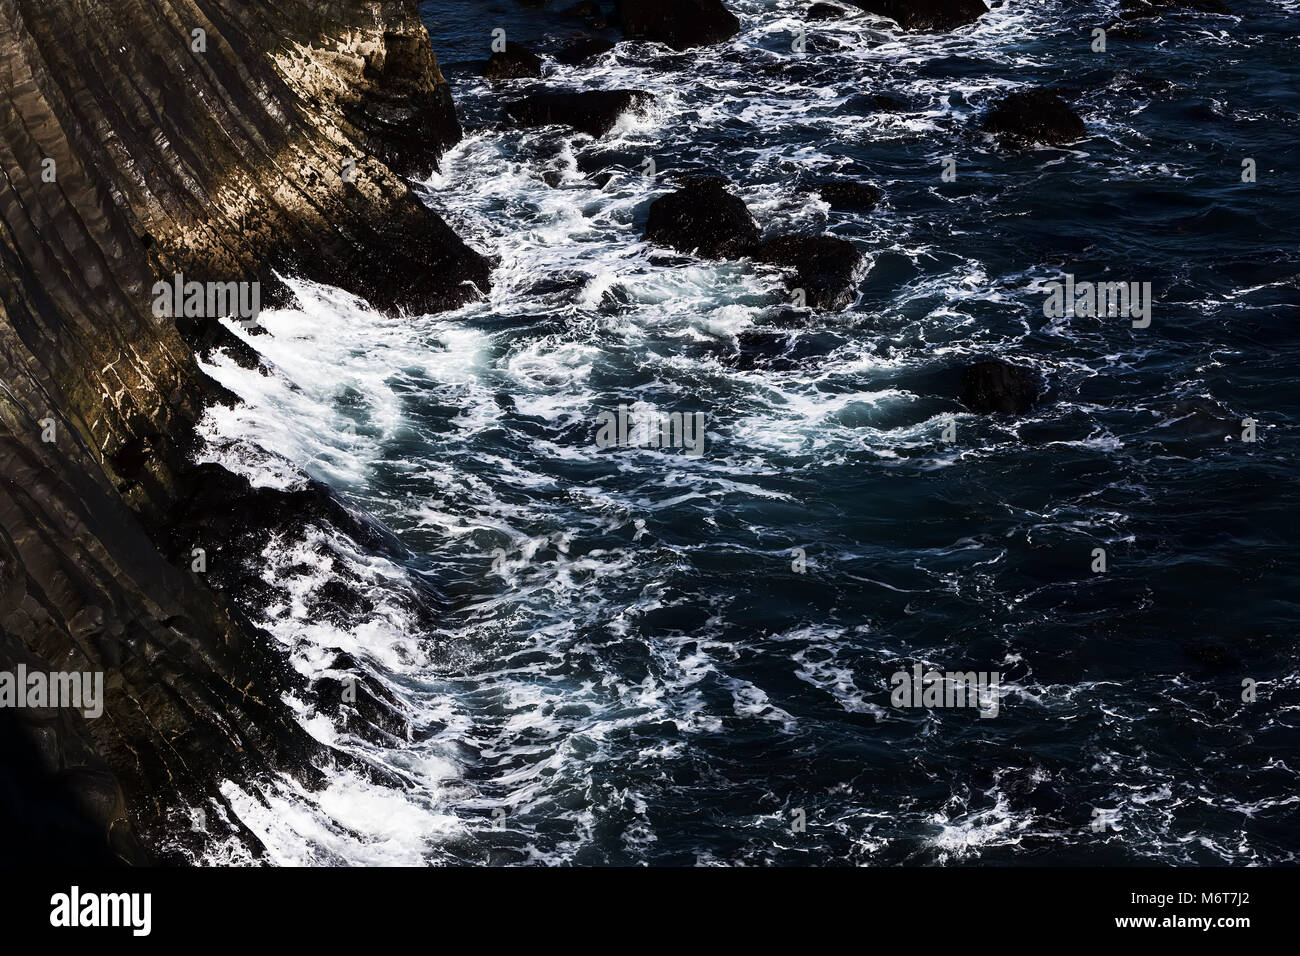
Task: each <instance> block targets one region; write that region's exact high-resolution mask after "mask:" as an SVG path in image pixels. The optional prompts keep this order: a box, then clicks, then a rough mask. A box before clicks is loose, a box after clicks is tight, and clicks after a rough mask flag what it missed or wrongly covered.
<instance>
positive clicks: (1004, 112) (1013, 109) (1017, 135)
mask: <svg viewBox="0 0 1300 956" xmlns="http://www.w3.org/2000/svg"><path fill="white" fill-rule="evenodd" d="M984 129H985V130H987V131H988V132H990V133H993V134H994V135H996V136H998V137H1000V138H1002V139H1003V140H1004V141H1007V142H1010V143H1012V144H1019V145H1031V144H1043V145H1046V146H1066V145H1068V144H1070V143H1077V142H1078V141H1079V140H1081V139H1083V138H1084V137H1085V136H1086V135H1087V134H1088V130H1087V127H1085V126H1084V123H1083V119H1082V117H1080V116H1079V114H1078V113H1076V112H1075V111H1074V110H1073V109H1071V108H1070V106H1069V105H1068V104H1067V103H1066V102H1065V101H1064V100H1062V99H1061V98H1060V97H1059V96H1057V95H1056V94H1055V93H1053V92H1051V91H1050V90H1017V91H1015V92H1014V93H1009V94H1007V95H1006V96H1004V97H1003V98H1002V99H1000V100H999V101H998V102H997V103H995V104H994V105H993V108H992V109H990V110H989V113H988V116H986V117H985V119H984Z"/></svg>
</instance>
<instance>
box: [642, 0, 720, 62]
mask: <svg viewBox="0 0 1300 956" xmlns="http://www.w3.org/2000/svg"><path fill="white" fill-rule="evenodd" d="M617 8H618V15H619V22H620V23H621V24H622V26H623V35H624V36H625V37H627V38H628V39H629V40H649V41H652V42H657V43H664V44H667V45H668V46H670V47H672V48H673V49H674V50H688V49H690V48H691V47H694V46H706V45H708V44H711V43H721V42H722V41H723V40H729V39H731V38H732V37H733V36H735V35H736V33H737V32H738V31H739V30H740V20H739V19H737V18H736V15H735V14H734V13H732V12H731V11H730V10H728V9H727V8H726V7H725V6H723V4H722V2H721V0H618V3H617Z"/></svg>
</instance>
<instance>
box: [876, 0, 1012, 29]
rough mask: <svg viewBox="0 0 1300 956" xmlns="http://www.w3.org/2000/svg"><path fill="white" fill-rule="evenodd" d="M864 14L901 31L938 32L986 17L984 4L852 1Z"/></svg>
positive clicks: (976, 0) (980, 0)
mask: <svg viewBox="0 0 1300 956" xmlns="http://www.w3.org/2000/svg"><path fill="white" fill-rule="evenodd" d="M853 3H855V4H857V5H858V6H859V7H861V8H862V9H864V10H866V11H867V12H868V13H875V14H877V15H879V16H882V17H889V19H891V20H893V21H894V22H896V23H897V24H898V25H899V26H900V27H902V28H903V29H904V30H915V31H921V32H940V31H946V30H955V29H956V28H957V27H962V26H965V25H966V24H968V23H974V22H975V21H976V20H978V19H979V18H980V17H982V16H983V15H984V14H986V13H988V10H989V8H988V6H987V5H986V4H985V3H984V0H853Z"/></svg>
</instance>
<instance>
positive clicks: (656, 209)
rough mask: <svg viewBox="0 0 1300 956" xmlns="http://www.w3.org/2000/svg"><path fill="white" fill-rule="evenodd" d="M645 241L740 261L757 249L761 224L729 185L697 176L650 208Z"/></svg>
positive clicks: (659, 199)
mask: <svg viewBox="0 0 1300 956" xmlns="http://www.w3.org/2000/svg"><path fill="white" fill-rule="evenodd" d="M645 238H646V241H648V242H653V243H655V244H656V245H661V246H669V247H670V248H673V249H676V250H678V251H679V252H694V253H696V254H698V255H701V256H703V257H705V258H706V259H738V258H741V257H743V256H746V255H749V254H750V253H751V252H752V251H753V250H754V248H755V247H756V246H757V245H758V240H759V231H758V223H756V222H755V221H754V217H753V216H752V215H750V213H749V209H748V207H746V205H745V202H744V200H743V199H741V198H740V197H739V196H736V195H733V194H732V193H730V192H728V191H727V188H726V181H725V180H723V179H718V178H716V177H712V176H696V177H693V178H691V179H688V180H686V181H685V183H684V184H683V185H682V187H681V188H680V189H678V190H677V191H676V192H672V193H669V194H668V195H666V196H660V197H659V198H658V199H656V200H655V201H654V202H653V203H651V204H650V215H649V218H648V219H647V221H646V230H645Z"/></svg>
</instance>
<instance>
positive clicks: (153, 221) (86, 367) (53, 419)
mask: <svg viewBox="0 0 1300 956" xmlns="http://www.w3.org/2000/svg"><path fill="white" fill-rule="evenodd" d="M459 135H460V130H459V126H458V124H457V121H456V117H455V113H454V110H453V108H452V104H451V100H450V95H449V93H448V89H447V86H446V83H445V82H444V81H443V79H442V76H441V74H440V73H439V71H438V67H437V63H436V60H435V57H434V54H433V51H432V49H431V48H430V44H429V40H428V35H427V33H426V32H425V30H424V27H423V26H422V25H421V23H420V21H419V17H418V13H417V10H416V4H415V2H414V0H153V2H150V3H147V4H137V3H103V2H91V0H0V477H2V479H3V481H2V483H0V671H5V670H13V669H14V668H15V667H16V666H17V664H18V663H20V662H22V663H26V664H27V666H28V668H29V669H33V670H35V669H43V670H47V671H77V672H95V671H102V672H103V673H104V675H105V696H106V703H105V709H104V713H103V715H102V716H101V717H99V718H97V719H87V718H85V717H83V716H82V715H80V714H79V713H76V712H74V711H71V710H68V709H53V708H50V709H45V708H22V709H14V708H5V709H0V818H4V817H8V818H9V819H10V821H11V824H12V825H11V830H15V831H16V832H21V833H22V834H23V836H22V838H21V839H18V840H17V841H16V842H14V841H11V842H10V843H9V844H8V846H7V848H6V849H4V850H0V859H3V858H5V857H6V856H8V857H12V858H17V859H26V858H40V859H46V860H48V859H50V858H51V857H54V858H59V857H66V858H70V859H71V858H75V859H81V860H88V861H112V860H121V861H128V862H141V861H145V860H147V859H149V858H151V857H152V858H158V856H159V854H158V846H159V839H158V838H159V835H160V834H161V833H162V831H163V828H164V826H167V825H168V821H169V818H171V827H170V828H172V829H174V827H175V819H174V817H175V814H176V812H177V809H178V808H179V807H181V806H184V805H189V806H204V805H211V804H212V803H214V802H215V803H217V804H219V803H220V797H219V794H218V793H217V792H216V789H215V787H216V784H217V783H218V782H219V781H220V780H221V779H223V778H224V777H228V776H232V775H233V776H239V777H241V778H242V777H247V776H250V775H256V774H261V773H273V772H289V773H293V774H296V775H297V776H299V777H300V778H302V779H304V780H305V781H307V782H309V783H310V782H311V781H312V780H313V779H314V778H315V775H316V773H317V771H316V766H317V763H318V761H319V760H320V759H321V758H320V755H319V754H318V753H317V745H316V744H315V743H314V742H313V741H311V740H310V739H309V738H308V737H307V736H306V735H305V734H304V733H303V732H302V731H301V729H300V728H299V727H298V725H297V724H296V723H295V722H294V721H293V719H292V718H291V716H290V715H289V714H288V713H287V711H286V709H285V707H284V706H283V705H282V703H281V694H282V692H283V689H284V687H285V685H286V683H287V682H290V681H292V680H293V676H292V674H291V673H290V672H289V669H288V668H287V667H286V665H285V664H284V661H283V660H282V658H281V657H280V655H279V654H278V653H277V651H276V650H275V649H274V648H273V647H272V646H271V642H270V640H269V638H268V637H267V636H266V635H265V634H261V633H258V632H257V631H256V630H255V629H253V628H251V627H250V626H249V625H248V624H247V623H246V622H245V621H244V620H242V618H241V615H240V613H239V612H238V610H237V609H236V607H235V604H234V602H233V600H232V595H230V594H228V593H223V592H221V591H220V590H219V589H217V588H215V587H214V586H212V584H211V583H210V579H209V578H208V577H207V576H206V575H204V574H201V573H198V572H196V571H194V570H192V567H191V563H190V561H189V552H188V550H186V549H179V551H180V553H179V554H178V548H177V547H176V542H175V541H174V540H171V541H169V542H168V546H167V547H165V548H160V546H159V545H160V543H161V539H162V538H164V537H168V529H169V528H173V527H174V524H169V522H171V519H172V517H173V516H174V515H175V514H177V513H178V511H179V512H183V511H184V510H185V508H186V507H187V502H188V501H190V500H191V499H193V498H194V497H195V496H196V493H197V491H198V489H196V488H195V482H200V481H204V480H208V479H206V478H205V477H204V473H203V471H202V470H195V469H191V468H190V467H189V466H188V464H187V452H188V443H189V442H190V440H191V436H192V429H193V425H194V423H195V422H196V421H197V418H198V416H199V415H200V414H201V411H202V408H203V407H204V405H205V404H207V403H209V402H211V401H215V400H222V399H223V396H222V395H221V394H220V389H219V388H218V387H217V386H215V384H214V383H212V382H211V381H210V380H208V379H207V378H206V377H205V376H204V375H203V373H202V372H201V370H200V369H199V367H198V365H197V364H196V361H195V357H194V346H195V345H201V344H203V343H211V342H213V341H220V340H221V339H222V338H223V336H224V337H228V333H226V332H225V331H224V329H223V328H222V327H221V325H220V324H219V323H218V322H217V321H216V320H215V319H213V318H211V317H207V318H202V319H196V318H193V317H191V318H189V319H184V320H177V321H179V323H180V327H179V328H178V324H177V321H174V320H172V319H170V318H159V317H156V316H155V314H154V310H153V309H152V308H151V306H152V303H153V301H154V296H153V295H152V294H151V289H152V287H153V285H154V283H156V282H158V281H160V280H164V281H169V280H170V279H171V277H172V276H174V275H175V274H177V273H182V274H184V276H185V278H186V279H187V280H199V281H220V282H232V281H234V282H251V281H254V280H260V281H262V282H263V283H267V284H268V286H267V287H268V292H269V291H270V288H271V287H272V286H273V285H274V273H275V272H276V271H279V272H280V273H281V274H285V273H292V274H295V275H301V276H304V277H306V278H310V279H317V280H321V281H329V282H332V283H335V284H337V285H339V286H342V287H343V288H346V289H348V290H349V291H352V292H355V293H358V294H361V295H364V296H366V297H368V298H369V299H370V300H371V301H372V302H373V303H374V304H375V305H377V306H378V307H381V308H384V309H389V310H401V309H405V310H417V309H418V310H433V309H439V308H445V307H449V306H454V305H456V304H459V303H461V302H463V301H465V300H466V299H467V298H469V297H471V296H473V295H475V294H477V292H476V289H484V288H486V286H487V284H488V281H489V274H488V266H487V263H486V262H485V261H484V260H483V259H482V258H481V257H480V256H478V255H477V254H476V253H474V252H473V251H472V250H470V249H469V248H468V247H467V246H465V245H464V243H462V242H461V241H460V239H459V238H457V237H456V236H455V235H454V234H453V233H452V231H451V230H450V229H449V227H447V225H446V224H445V223H443V222H442V221H441V220H440V219H438V218H437V217H436V216H435V215H433V214H432V213H430V212H429V211H428V210H427V209H426V208H425V207H424V206H423V205H422V204H421V203H420V202H419V201H418V200H417V199H416V198H415V197H414V196H413V194H412V193H411V190H410V189H409V188H408V186H407V183H406V181H405V179H403V176H404V175H406V174H412V173H415V174H418V173H421V172H425V171H427V170H428V169H429V168H431V167H432V166H434V165H435V164H436V162H437V160H438V156H439V155H440V153H441V152H442V150H444V149H445V148H446V147H447V146H449V145H450V144H452V143H454V142H455V141H456V140H457V139H458V137H459ZM233 486H236V483H232V487H233ZM208 497H209V498H210V497H211V495H209V496H208ZM208 504H209V506H210V505H211V503H210V502H209V503H208ZM229 504H230V507H231V508H232V510H239V508H240V505H239V503H238V502H233V501H232V502H230V503H229ZM171 537H172V538H174V535H171ZM186 543H190V542H182V544H186ZM190 544H192V546H193V547H194V548H203V547H204V546H205V542H203V541H198V540H196V541H194V542H192V543H190ZM216 816H220V814H217V815H216ZM15 818H16V820H17V821H18V822H17V823H12V821H14V820H15ZM228 827H229V828H230V829H231V830H234V831H237V829H238V825H237V824H234V823H231V824H228ZM244 838H245V840H246V841H247V842H249V843H250V846H251V848H252V849H253V850H254V851H256V849H257V848H256V846H255V841H254V840H253V839H252V837H251V836H250V835H247V834H244Z"/></svg>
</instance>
